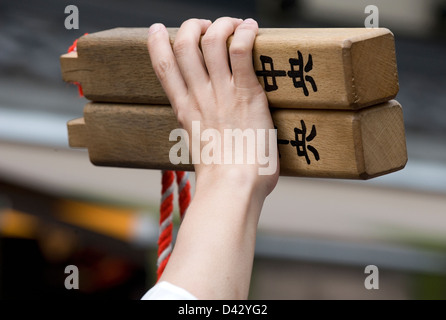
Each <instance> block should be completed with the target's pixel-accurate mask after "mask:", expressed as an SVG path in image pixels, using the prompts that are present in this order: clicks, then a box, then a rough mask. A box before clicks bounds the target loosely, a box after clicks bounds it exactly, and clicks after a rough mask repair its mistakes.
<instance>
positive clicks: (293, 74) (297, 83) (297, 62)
mask: <svg viewBox="0 0 446 320" xmlns="http://www.w3.org/2000/svg"><path fill="white" fill-rule="evenodd" d="M297 57H298V58H297V59H294V58H290V59H289V62H290V67H291V70H290V71H288V77H290V78H292V79H293V84H294V87H295V88H302V89H303V91H304V95H305V96H308V94H309V92H308V89H307V85H306V84H305V81H308V82H309V83H310V84H311V87H312V88H313V92H317V86H316V82H315V81H314V79H313V77H311V76H307V75H306V76H305V77H304V71H305V72H309V71H311V70H312V69H313V57H312V56H311V54H309V55H308V62H307V64H306V65H305V68H303V65H304V60H303V57H302V53H301V52H300V51H297ZM294 66H298V69H297V70H294ZM304 79H305V80H304Z"/></svg>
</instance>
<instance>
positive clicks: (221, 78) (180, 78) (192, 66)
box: [148, 17, 279, 197]
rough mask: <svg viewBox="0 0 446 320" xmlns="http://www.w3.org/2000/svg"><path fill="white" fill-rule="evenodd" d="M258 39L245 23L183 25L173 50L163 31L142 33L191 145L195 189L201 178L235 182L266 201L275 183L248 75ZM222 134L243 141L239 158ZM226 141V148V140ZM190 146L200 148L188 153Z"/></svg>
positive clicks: (263, 109)
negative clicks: (250, 189)
mask: <svg viewBox="0 0 446 320" xmlns="http://www.w3.org/2000/svg"><path fill="white" fill-rule="evenodd" d="M257 32H258V25H257V22H255V21H254V20H252V19H246V20H244V21H243V20H241V19H234V18H228V17H225V18H220V19H217V20H216V21H215V22H214V23H211V21H209V20H200V19H190V20H187V21H186V22H184V23H183V24H182V26H181V28H180V29H179V30H178V33H177V35H176V39H175V42H174V45H173V50H172V47H171V45H170V42H169V36H168V33H167V30H166V28H165V27H164V26H163V25H162V24H154V25H152V26H151V27H150V29H149V36H148V49H149V53H150V58H151V61H152V65H153V68H154V70H155V73H156V74H157V76H158V78H159V80H160V82H161V84H162V86H163V88H164V90H165V92H166V94H167V97H168V98H169V101H170V103H171V105H172V108H173V111H174V113H175V114H176V116H177V119H178V122H179V123H180V125H181V126H182V128H184V129H185V130H186V132H187V133H188V136H189V137H190V138H189V139H190V142H189V145H192V150H191V151H192V160H193V163H194V168H195V172H196V177H197V185H198V184H199V182H200V181H201V180H203V179H208V178H209V179H211V180H219V179H221V178H226V179H234V180H235V181H240V183H248V184H252V185H255V186H256V188H255V189H256V190H258V191H259V193H260V195H261V196H262V197H266V196H267V195H268V194H269V193H270V192H271V191H272V190H273V188H274V187H275V185H276V183H277V179H278V175H279V162H278V155H277V142H276V135H275V132H274V131H273V129H274V126H273V122H272V119H271V114H270V111H269V109H268V101H267V99H266V95H265V93H264V91H263V88H262V86H261V85H260V83H259V82H258V80H257V77H256V75H255V72H254V68H253V62H252V50H253V44H254V40H255V37H256V35H257ZM231 35H234V36H233V39H232V42H231V44H230V47H229V55H228V49H227V40H228V38H229V37H230V36H231ZM201 36H203V37H202V39H201V49H200V38H201ZM195 121H199V126H200V127H199V128H200V133H199V134H201V133H203V134H204V133H207V141H209V142H207V144H205V143H203V141H202V140H203V135H202V136H201V137H200V136H197V132H196V130H195V131H194V124H195V125H196V124H197V122H195ZM208 129H209V130H208ZM235 129H240V130H235ZM225 130H232V133H235V135H238V138H241V139H244V137H243V135H244V134H245V133H246V136H245V139H246V141H247V142H246V143H244V144H243V143H242V144H243V145H242V150H240V145H238V146H237V142H235V143H232V146H230V145H229V144H227V142H228V141H227V138H228V137H229V136H227V135H225ZM227 132H228V131H227ZM262 132H263V135H262V134H261V133H262ZM259 133H260V134H259ZM253 136H254V140H253V139H252V137H253ZM248 137H249V138H248ZM194 139H195V140H194ZM219 139H220V142H219V141H217V140H219ZM221 139H223V140H224V141H222V140H221ZM230 139H231V142H233V141H232V136H231V137H230ZM236 139H237V138H236ZM204 140H206V138H205V139H204ZM241 141H243V140H241ZM197 143H198V145H199V148H197V149H196V150H195V151H194V147H193V145H194V144H197ZM252 144H255V145H254V146H253V145H252ZM210 150H211V151H210ZM196 151H198V152H199V154H198V161H197V154H196V153H195V154H194V152H196ZM234 154H235V159H234V158H233V157H232V156H233V155H234ZM261 155H263V157H262V156H261ZM206 156H207V157H208V159H207V160H206V159H205V157H206ZM225 157H227V158H225ZM240 163H241V164H240ZM265 166H266V167H267V168H265ZM262 170H263V171H262ZM202 177H206V178H202Z"/></svg>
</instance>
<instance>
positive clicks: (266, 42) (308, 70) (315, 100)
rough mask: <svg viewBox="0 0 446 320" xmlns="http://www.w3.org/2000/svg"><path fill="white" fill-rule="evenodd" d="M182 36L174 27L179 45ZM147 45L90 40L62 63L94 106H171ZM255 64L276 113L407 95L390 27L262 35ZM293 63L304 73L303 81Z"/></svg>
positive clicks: (129, 31)
mask: <svg viewBox="0 0 446 320" xmlns="http://www.w3.org/2000/svg"><path fill="white" fill-rule="evenodd" d="M176 32H177V29H174V28H171V29H169V34H170V39H171V42H172V43H173V41H174V39H175V35H176ZM146 42H147V29H146V28H116V29H111V30H106V31H101V32H97V33H92V34H88V35H85V36H83V37H81V38H80V39H79V41H78V44H77V53H76V52H75V53H69V54H65V55H62V56H61V58H60V63H61V68H62V76H63V79H64V80H65V81H68V82H74V81H77V82H80V83H81V84H82V88H83V91H84V94H85V96H86V97H87V98H88V99H90V100H93V101H102V102H124V103H143V104H168V103H169V101H168V99H167V97H166V96H165V94H164V91H163V89H162V87H161V85H160V83H159V81H158V79H157V78H156V75H155V73H154V72H153V69H152V66H151V62H150V57H149V54H148V52H147V44H146ZM230 42H231V38H230V39H229V40H228V45H229V44H230ZM299 55H301V56H299ZM310 55H311V60H312V63H310ZM261 56H263V58H261ZM265 57H269V58H271V60H268V58H265ZM299 58H300V59H299ZM261 59H264V60H265V61H264V63H265V67H264V68H263V69H262V62H261ZM293 59H294V60H293ZM253 61H254V68H255V70H256V71H258V78H259V81H260V83H261V84H262V85H263V87H264V88H265V89H266V90H265V91H267V92H266V94H267V97H268V101H269V105H270V106H271V107H273V108H274V107H281V108H308V109H346V110H348V109H350V110H356V109H360V108H364V107H367V106H371V105H374V104H378V103H381V102H385V101H387V100H390V99H393V98H394V97H395V96H396V94H397V92H398V89H399V87H398V74H397V66H396V58H395V45H394V37H393V34H392V33H391V32H390V31H389V30H387V29H383V28H378V29H366V28H333V29H324V28H315V29H260V31H259V34H258V36H257V38H256V41H255V45H254V50H253ZM299 61H300V62H301V63H302V65H301V66H299V65H298V62H299ZM271 62H272V63H273V65H274V70H276V71H279V74H278V75H277V76H276V77H275V81H276V86H277V89H274V88H275V87H274V86H273V84H274V83H273V78H272V77H271V76H268V77H266V78H264V77H263V75H262V70H264V71H265V72H266V73H265V74H264V75H267V73H268V71H270V70H271V64H270V63H271ZM291 64H294V65H293V67H292V68H293V70H294V71H299V70H300V71H302V72H303V74H302V75H301V76H302V77H303V78H302V79H300V78H299V75H298V74H297V73H294V74H293V71H292V68H291ZM293 77H294V81H293ZM306 77H310V78H306ZM265 79H266V83H265ZM310 79H312V80H313V81H314V87H313V86H312V83H311V80H310ZM300 80H302V81H301V82H299V81H300ZM295 85H297V87H295ZM304 86H305V87H306V90H307V92H306V94H307V95H306V94H305V89H304Z"/></svg>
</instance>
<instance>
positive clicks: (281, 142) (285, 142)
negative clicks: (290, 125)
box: [274, 126, 290, 158]
mask: <svg viewBox="0 0 446 320" xmlns="http://www.w3.org/2000/svg"><path fill="white" fill-rule="evenodd" d="M274 129H276V130H277V127H276V126H274ZM289 143H290V141H289V140H285V139H277V145H279V144H289ZM277 150H278V151H279V158H282V155H281V154H280V150H279V148H277Z"/></svg>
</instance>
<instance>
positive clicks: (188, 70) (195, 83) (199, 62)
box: [173, 19, 212, 92]
mask: <svg viewBox="0 0 446 320" xmlns="http://www.w3.org/2000/svg"><path fill="white" fill-rule="evenodd" d="M211 23H212V22H211V21H209V20H200V19H189V20H187V21H186V22H184V23H183V24H182V25H181V28H180V29H179V30H178V33H177V35H176V38H175V42H174V44H173V51H174V54H175V57H176V60H177V63H178V67H179V69H180V71H181V74H182V75H183V79H184V81H185V83H186V86H187V88H188V90H192V91H195V92H197V91H199V89H200V87H202V85H203V83H205V82H207V81H209V76H208V73H207V70H206V66H205V64H204V59H203V55H202V53H201V50H200V47H199V43H200V37H201V35H203V34H204V33H205V32H206V30H207V29H208V27H209V26H210V25H211Z"/></svg>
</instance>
